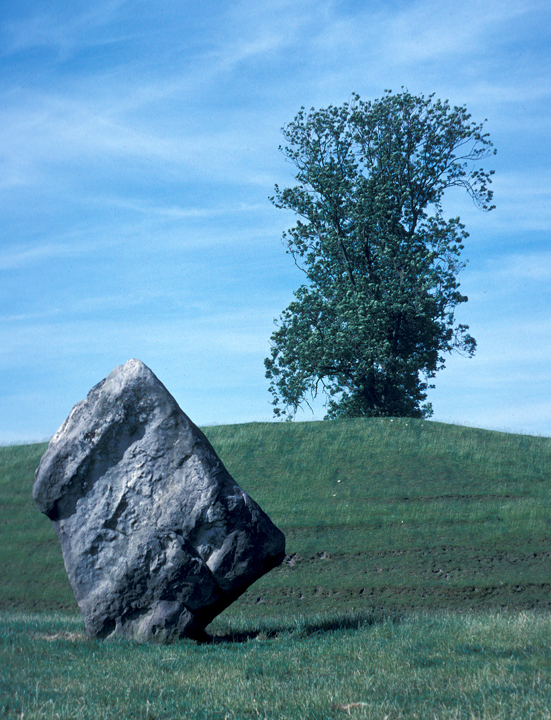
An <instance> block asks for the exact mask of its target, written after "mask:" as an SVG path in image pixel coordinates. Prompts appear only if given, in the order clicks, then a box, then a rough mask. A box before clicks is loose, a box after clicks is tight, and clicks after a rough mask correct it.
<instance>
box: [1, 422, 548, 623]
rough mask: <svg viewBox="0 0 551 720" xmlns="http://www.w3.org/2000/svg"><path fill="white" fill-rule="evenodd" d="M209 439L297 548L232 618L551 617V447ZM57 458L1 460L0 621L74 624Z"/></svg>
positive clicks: (358, 426)
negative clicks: (385, 614)
mask: <svg viewBox="0 0 551 720" xmlns="http://www.w3.org/2000/svg"><path fill="white" fill-rule="evenodd" d="M204 430H205V433H206V435H207V436H208V438H209V439H210V441H211V442H212V444H213V446H214V448H215V449H216V451H217V452H218V454H219V456H220V457H221V459H222V460H223V462H224V463H225V464H226V466H227V468H228V470H229V471H230V473H231V474H232V475H233V476H234V478H235V479H236V480H237V482H238V483H239V484H240V485H241V486H242V487H243V488H244V489H245V490H247V492H249V493H250V494H251V495H252V496H253V497H254V498H255V500H257V501H258V502H259V503H260V505H261V506H262V507H263V508H264V509H265V510H266V512H267V513H268V514H269V515H270V517H271V518H272V519H273V520H274V522H275V523H276V524H277V525H278V526H279V527H281V529H282V530H283V531H284V532H285V535H286V537H287V553H288V557H287V561H286V562H285V563H284V564H283V565H282V566H281V567H280V568H278V569H276V570H274V571H272V572H271V573H270V574H269V575H267V576H266V577H265V578H263V579H261V580H260V581H259V582H257V583H256V584H255V585H254V586H253V587H251V588H250V589H249V590H248V591H247V593H246V594H245V595H244V596H243V597H242V598H241V599H240V600H239V601H238V602H237V603H235V604H234V606H232V608H230V609H229V610H227V611H226V613H225V615H226V614H230V615H231V614H234V615H238V614H239V613H241V612H243V611H245V610H246V611H247V613H249V614H252V615H254V616H258V617H262V616H269V615H270V614H271V613H274V612H277V613H278V614H280V613H281V612H284V613H286V614H288V613H292V614H293V613H294V614H297V613H300V614H305V613H306V614H308V613H335V612H338V613H341V612H354V611H364V610H367V609H371V608H380V609H383V610H385V611H386V610H388V611H401V610H409V609H430V608H441V609H454V608H462V609H468V608H478V607H487V608H503V607H508V608H548V607H551V592H550V591H551V439H548V438H538V437H528V436H521V435H511V434H506V433H498V432H490V431H485V430H478V429H473V428H465V427H457V426H453V425H444V424H439V423H433V422H428V421H419V420H404V419H400V420H398V419H394V420H391V419H357V420H346V421H332V422H308V423H251V424H245V425H227V426H220V427H208V428H205V429H204ZM45 447H46V446H45V445H44V444H40V445H26V446H14V447H3V448H0V568H1V571H0V573H1V580H2V581H1V583H0V609H4V610H7V609H15V608H17V609H20V610H31V611H32V610H40V611H49V610H55V609H63V610H70V611H72V610H75V611H76V604H75V601H74V598H73V595H72V592H71V589H70V587H69V584H68V582H67V579H66V576H65V572H64V569H63V563H62V559H61V552H60V549H59V546H58V543H57V539H56V537H55V534H54V532H53V530H52V528H51V526H50V522H49V520H48V519H47V518H46V517H44V516H42V515H41V514H40V512H39V511H38V510H37V508H36V507H35V505H34V503H33V501H32V498H31V488H32V484H33V480H34V470H35V468H36V466H37V464H38V462H39V460H40V457H41V455H42V453H43V452H44V450H45Z"/></svg>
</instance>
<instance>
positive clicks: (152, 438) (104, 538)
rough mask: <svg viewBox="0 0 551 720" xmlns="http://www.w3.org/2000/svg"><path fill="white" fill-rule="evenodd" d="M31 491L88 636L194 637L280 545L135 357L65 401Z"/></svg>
mask: <svg viewBox="0 0 551 720" xmlns="http://www.w3.org/2000/svg"><path fill="white" fill-rule="evenodd" d="M33 497H34V499H35V501H36V503H37V504H38V507H39V508H40V510H41V511H42V512H43V513H45V514H46V515H47V516H48V517H49V518H50V520H51V521H52V523H53V525H54V528H55V531H56V533H57V536H58V538H59V541H60V543H61V549H62V552H63V560H64V562H65V568H66V570H67V575H68V577H69V581H70V583H71V586H72V588H73V591H74V593H75V597H76V600H77V602H78V605H79V608H80V610H81V612H82V615H83V617H84V621H85V625H86V629H87V631H88V633H89V634H90V635H91V636H94V637H100V638H106V637H117V636H118V637H128V638H134V639H136V640H140V641H146V640H154V641H157V642H169V641H172V640H174V639H176V638H179V637H185V636H188V637H196V638H197V637H201V636H202V634H203V632H204V628H205V627H206V626H207V625H208V623H209V622H211V620H212V619H213V618H214V617H215V616H216V615H217V614H218V613H220V612H221V611H222V610H224V608H226V607H227V606H228V605H229V604H230V603H232V602H233V601H234V600H235V599H236V598H237V597H239V595H241V594H242V593H243V592H244V591H245V590H246V589H247V587H248V586H249V585H251V583H253V582H254V581H255V580H257V579H258V578H259V577H260V576H262V575H263V574H264V573H266V572H268V571H269V570H270V569H271V568H273V567H275V566H276V565H278V564H279V563H280V562H281V561H282V560H283V558H284V555H285V538H284V536H283V533H282V532H281V531H280V530H278V529H277V528H276V527H275V525H274V524H273V523H272V522H271V520H270V519H269V518H268V516H267V515H266V514H265V513H264V512H263V511H262V510H261V508H260V507H259V506H258V505H257V504H256V503H255V502H254V500H252V499H251V498H250V497H249V496H248V495H247V493H245V492H244V491H243V490H241V488H240V487H239V486H238V485H237V484H236V482H235V481H234V480H233V478H232V477H231V476H230V474H229V473H228V471H227V470H226V468H225V467H224V465H223V464H222V462H221V461H220V459H219V458H218V457H217V455H216V453H215V451H214V450H213V448H212V446H211V445H210V443H209V442H208V440H207V439H206V437H205V436H204V435H203V433H202V432H201V431H200V430H199V428H197V427H196V426H195V425H194V424H193V423H192V422H191V420H190V419H189V418H188V417H187V415H185V414H184V413H183V412H182V410H180V408H179V407H178V404H177V403H176V401H175V400H174V398H173V397H172V396H171V395H170V393H169V392H168V391H167V390H166V388H165V387H164V385H163V384H162V383H161V382H160V381H159V380H158V379H157V378H156V377H155V375H154V374H153V373H152V372H151V370H150V369H149V368H147V367H146V366H145V365H144V364H143V363H142V362H141V361H139V360H129V361H128V362H127V363H126V364H125V365H122V366H120V367H117V368H115V370H113V372H112V373H111V374H110V375H109V376H108V377H107V378H105V380H103V381H102V382H100V383H99V384H98V385H96V386H95V387H94V388H93V389H92V390H91V391H90V392H89V393H88V397H87V398H86V399H85V400H83V401H82V402H80V403H78V404H77V405H75V407H74V408H73V410H72V411H71V413H70V415H69V417H68V418H67V420H66V421H65V422H64V423H63V425H62V426H61V428H60V429H59V430H58V432H57V433H56V435H55V436H54V437H53V438H52V440H51V442H50V444H49V446H48V449H47V450H46V453H45V454H44V456H43V458H42V460H41V461H40V465H39V467H38V469H37V471H36V480H35V484H34V488H33Z"/></svg>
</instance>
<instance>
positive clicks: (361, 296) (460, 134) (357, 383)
mask: <svg viewBox="0 0 551 720" xmlns="http://www.w3.org/2000/svg"><path fill="white" fill-rule="evenodd" d="M282 132H283V136H284V138H285V140H286V143H287V144H286V145H285V146H284V147H280V150H281V151H282V152H283V154H284V155H285V157H286V158H287V159H288V160H289V161H290V162H291V163H292V164H293V165H294V166H295V169H296V172H295V174H294V177H295V180H296V182H297V184H296V185H295V186H294V187H290V188H284V189H280V188H279V187H278V186H277V185H276V187H275V196H274V197H273V198H271V201H272V202H273V203H274V205H275V206H276V207H278V208H285V209H290V210H293V211H294V212H295V213H296V214H297V215H298V219H297V223H296V225H295V227H293V228H291V229H290V230H288V231H287V232H286V233H284V236H283V238H284V243H285V245H286V246H287V250H288V252H289V253H290V254H291V255H292V257H293V259H294V261H295V263H296V264H297V265H298V267H300V268H301V270H303V271H304V273H305V275H306V282H305V284H304V285H301V287H299V288H298V290H297V291H296V292H295V293H294V296H295V299H294V300H293V302H291V304H290V305H289V307H288V308H287V309H286V310H284V311H283V313H282V315H281V317H280V318H279V321H278V322H277V329H276V331H275V332H274V333H273V334H272V337H271V355H270V357H268V358H267V359H266V360H265V366H266V377H267V378H268V379H269V380H270V381H271V384H270V391H271V393H272V394H273V404H274V414H275V415H276V416H280V417H283V416H287V417H293V416H294V414H295V413H296V411H297V409H298V408H299V407H300V406H301V405H302V404H303V403H307V404H308V399H309V398H314V397H316V395H317V394H318V393H319V392H323V393H324V394H325V396H326V406H327V410H328V417H330V418H335V417H343V416H358V415H366V416H407V417H423V416H424V417H427V416H430V415H431V414H432V408H431V406H430V404H423V402H424V401H425V399H426V395H427V393H426V391H427V389H428V388H429V387H433V386H432V385H429V384H428V381H429V380H430V379H431V378H433V377H434V375H435V373H436V372H437V371H438V370H440V369H442V368H443V367H444V356H445V354H446V353H449V352H451V351H452V350H457V351H460V352H462V353H464V354H465V355H467V356H472V355H473V353H474V351H475V348H476V341H475V340H474V338H472V337H471V336H470V335H469V334H468V332H467V331H468V326H467V325H461V324H456V321H455V317H454V315H455V308H456V307H457V306H458V305H459V304H461V303H464V302H466V301H467V298H466V297H465V296H464V295H462V294H461V293H460V291H459V282H458V274H459V272H460V270H461V269H462V268H463V267H464V263H463V262H462V261H461V260H460V253H461V251H462V250H463V242H464V240H465V238H466V237H467V236H468V234H467V232H466V231H465V227H464V225H463V224H462V223H461V222H460V220H459V218H450V219H446V218H445V217H444V215H443V209H442V198H443V195H444V192H445V191H446V190H447V189H448V188H451V187H460V188H463V189H464V190H466V191H467V193H468V195H470V197H471V198H472V200H473V201H474V203H475V204H476V205H477V206H478V207H479V208H480V209H482V210H485V211H488V210H492V209H493V207H494V206H493V205H492V204H491V203H492V195H493V193H492V191H491V190H490V189H489V186H490V183H491V175H492V174H493V171H491V172H486V171H485V170H484V169H482V168H481V167H480V165H479V163H480V161H482V160H483V159H485V158H487V157H488V156H489V155H490V154H493V153H495V150H492V143H491V141H490V139H489V136H488V134H487V133H486V134H483V125H482V124H476V123H474V122H472V121H471V116H470V114H469V113H468V112H467V110H466V108H465V107H453V108H452V107H450V105H449V103H448V101H444V102H442V101H440V100H436V99H435V98H434V95H430V96H429V97H428V98H425V97H424V96H423V95H420V96H414V95H411V94H410V93H409V92H407V91H406V90H402V92H400V93H398V94H393V93H391V92H390V91H386V93H385V95H384V96H383V97H382V98H381V99H378V100H375V101H373V102H364V101H362V100H360V97H359V96H358V95H353V96H352V99H351V102H350V103H345V104H344V105H342V107H333V106H329V107H328V108H326V109H322V110H314V109H312V110H310V112H306V111H305V109H304V108H302V109H301V110H300V112H299V113H298V115H297V116H296V117H295V119H294V120H293V122H291V123H290V124H289V125H287V126H285V127H284V128H283V130H282Z"/></svg>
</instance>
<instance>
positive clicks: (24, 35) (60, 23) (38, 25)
mask: <svg viewBox="0 0 551 720" xmlns="http://www.w3.org/2000/svg"><path fill="white" fill-rule="evenodd" d="M126 4H128V0H98V2H95V3H82V4H80V3H79V5H78V6H71V5H65V4H64V5H59V6H57V7H55V3H54V4H51V5H49V6H48V7H44V6H42V7H40V9H37V12H35V13H34V14H32V15H30V16H26V15H22V16H19V17H18V18H13V19H11V20H5V21H4V22H3V23H2V24H1V26H0V27H1V31H2V35H3V40H4V41H3V48H2V52H1V53H0V54H1V55H4V56H6V55H13V54H16V53H21V52H24V51H26V50H30V49H34V48H48V49H51V50H54V51H56V52H57V53H58V54H59V55H60V56H62V57H64V58H66V57H67V56H68V55H69V54H71V53H72V51H74V50H75V48H77V47H78V48H80V47H81V46H82V44H83V43H84V44H89V43H90V44H105V43H106V42H114V41H116V39H117V38H116V37H113V36H110V37H109V38H102V39H101V40H100V39H96V41H95V42H92V41H91V39H90V38H91V33H92V31H94V30H97V29H100V28H103V27H105V26H107V25H109V24H110V23H111V22H112V21H113V19H114V18H115V17H116V15H117V13H118V11H119V10H120V9H121V8H122V7H123V6H124V5H126Z"/></svg>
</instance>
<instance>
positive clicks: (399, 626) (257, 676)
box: [0, 612, 551, 720]
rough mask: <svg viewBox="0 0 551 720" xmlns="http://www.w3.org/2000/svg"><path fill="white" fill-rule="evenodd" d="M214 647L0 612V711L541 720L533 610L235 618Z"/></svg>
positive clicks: (547, 664) (542, 656)
mask: <svg viewBox="0 0 551 720" xmlns="http://www.w3.org/2000/svg"><path fill="white" fill-rule="evenodd" d="M215 626H216V627H215V632H216V636H217V637H216V640H217V641H216V642H213V643H212V644H209V645H197V644H195V643H193V642H191V641H182V642H179V643H176V644H174V645H171V646H165V647H163V646H154V645H135V644H130V643H128V642H122V641H121V642H105V641H104V642H101V641H93V640H90V639H88V638H87V637H86V636H85V635H84V632H83V627H82V625H81V623H80V621H79V620H77V619H76V618H75V617H74V616H67V615H65V616H63V615H59V614H52V615H46V614H41V615H29V614H17V613H3V614H0V667H1V670H0V678H1V684H0V716H2V717H6V718H25V720H35V719H38V718H44V719H50V718H51V719H52V720H53V719H54V718H57V719H60V720H65V719H67V720H69V719H73V718H74V719H75V720H76V719H79V720H85V719H90V720H103V719H106V720H107V719H109V720H111V719H114V718H117V719H119V718H124V719H125V720H127V719H129V718H144V720H145V719H146V718H149V719H153V718H155V719H156V720H172V719H174V720H176V719H178V720H182V719H183V718H190V719H194V718H208V719H209V720H229V719H230V718H232V719H235V720H245V719H249V720H250V718H265V719H266V720H276V719H277V720H287V719H288V720H298V719H299V718H300V719H302V720H309V719H311V720H314V719H315V718H316V719H320V718H333V717H346V716H347V715H351V716H354V717H357V718H372V719H373V720H375V719H376V720H383V719H384V718H386V720H398V719H406V718H407V719H410V718H418V719H419V720H421V719H422V720H448V719H449V720H451V719H454V720H458V719H459V718H465V719H466V718H469V719H470V720H474V719H480V720H512V719H514V720H540V719H541V720H543V719H544V718H549V717H550V716H551V672H550V670H551V618H550V616H549V615H548V614H538V613H535V612H515V613H508V612H507V613H497V612H491V613H489V612H486V613H472V612H471V613H459V612H456V613H433V614H421V613H413V614H411V613H410V614H408V615H404V616H400V615H394V616H386V617H385V616H384V615H381V616H370V615H368V614H364V615H356V616H349V617H348V618H344V617H340V618H336V617H334V618H330V617H328V616H327V615H324V616H320V617H319V618H318V619H317V620H316V619H315V618H313V617H310V618H309V619H308V620H304V619H301V618H300V617H297V618H295V619H294V620H289V619H288V618H279V619H278V618H272V619H271V621H270V622H269V623H265V622H261V623H258V624H254V623H253V624H251V622H250V620H249V619H248V618H247V617H246V616H242V617H240V618H239V617H234V618H233V619H232V620H231V621H230V622H228V621H222V619H219V620H218V621H216V623H215Z"/></svg>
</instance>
